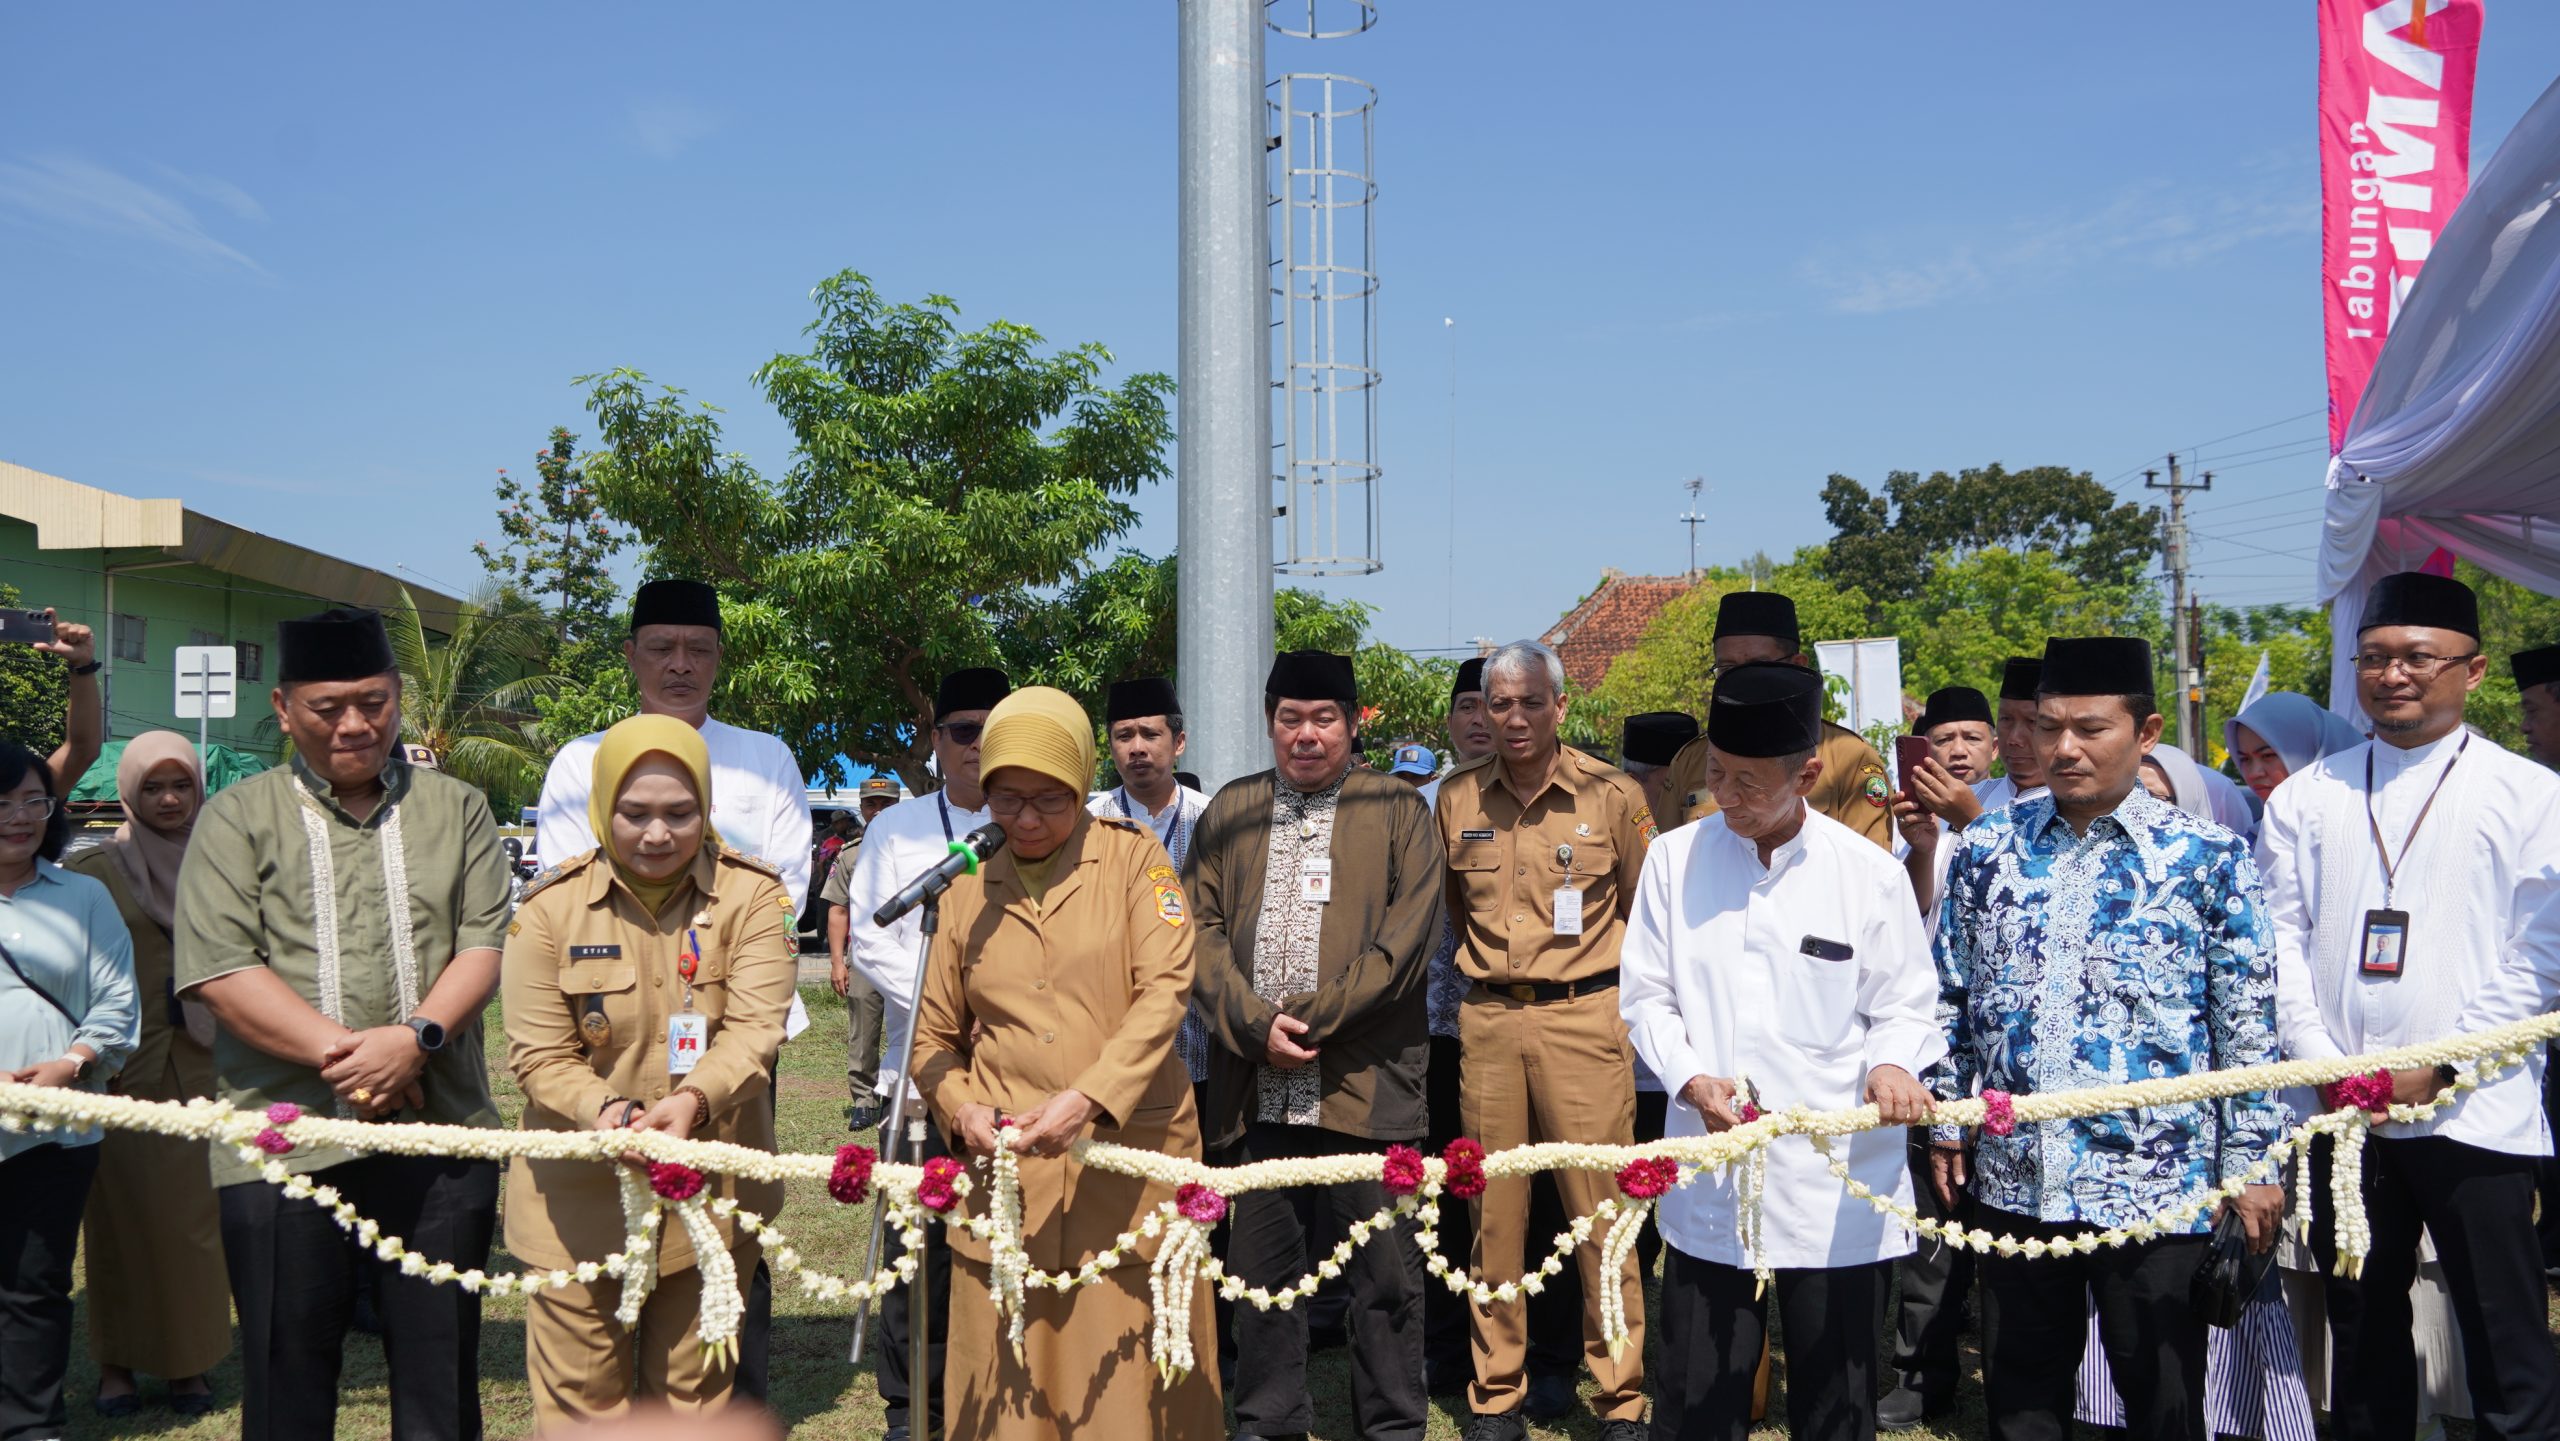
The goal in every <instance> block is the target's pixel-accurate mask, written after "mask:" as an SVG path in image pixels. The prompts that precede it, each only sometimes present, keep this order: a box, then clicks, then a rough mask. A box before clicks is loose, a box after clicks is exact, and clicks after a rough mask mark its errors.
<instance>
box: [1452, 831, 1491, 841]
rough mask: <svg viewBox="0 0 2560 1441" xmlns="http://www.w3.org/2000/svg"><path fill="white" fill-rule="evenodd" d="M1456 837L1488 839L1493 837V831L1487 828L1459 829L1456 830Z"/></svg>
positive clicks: (1469, 839)
mask: <svg viewBox="0 0 2560 1441" xmlns="http://www.w3.org/2000/svg"><path fill="white" fill-rule="evenodd" d="M1458 839H1460V840H1462V841H1489V840H1492V839H1493V832H1491V831H1489V830H1484V831H1460V832H1458Z"/></svg>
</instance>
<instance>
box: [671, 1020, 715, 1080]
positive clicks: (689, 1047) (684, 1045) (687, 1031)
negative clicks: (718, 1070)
mask: <svg viewBox="0 0 2560 1441" xmlns="http://www.w3.org/2000/svg"><path fill="white" fill-rule="evenodd" d="M710 1041H711V1018H710V1017H708V1016H705V1015H703V1014H701V1013H700V1012H698V1011H678V1012H677V1013H675V1014H674V1015H672V1016H669V1017H667V1074H668V1075H670V1076H683V1075H690V1074H692V1071H693V1068H694V1067H696V1066H698V1065H700V1064H702V1052H703V1048H704V1047H705V1046H707V1045H709V1044H710Z"/></svg>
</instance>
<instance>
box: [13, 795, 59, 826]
mask: <svg viewBox="0 0 2560 1441" xmlns="http://www.w3.org/2000/svg"><path fill="white" fill-rule="evenodd" d="M61 808H62V802H61V801H59V800H57V799H55V798H54V797H52V796H37V797H36V798H35V799H33V800H24V801H0V816H5V815H10V814H13V813H14V814H16V815H22V816H34V817H35V818H36V819H37V820H40V821H41V820H47V819H50V818H51V817H52V815H53V813H54V812H55V811H57V810H60V809H61Z"/></svg>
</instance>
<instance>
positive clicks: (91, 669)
mask: <svg viewBox="0 0 2560 1441" xmlns="http://www.w3.org/2000/svg"><path fill="white" fill-rule="evenodd" d="M106 668H107V663H106V662H105V661H102V660H93V661H91V662H89V663H88V664H87V665H75V666H73V667H72V668H71V673H72V674H73V675H96V674H97V673H98V672H100V671H102V670H105V669H106Z"/></svg>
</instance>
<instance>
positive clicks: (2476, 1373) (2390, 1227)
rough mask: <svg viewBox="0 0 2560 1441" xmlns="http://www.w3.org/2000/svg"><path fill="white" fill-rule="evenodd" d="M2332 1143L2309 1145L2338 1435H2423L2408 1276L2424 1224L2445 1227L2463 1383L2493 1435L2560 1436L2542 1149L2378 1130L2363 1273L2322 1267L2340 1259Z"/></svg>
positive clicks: (2485, 1430)
mask: <svg viewBox="0 0 2560 1441" xmlns="http://www.w3.org/2000/svg"><path fill="white" fill-rule="evenodd" d="M2330 1149H2331V1148H2330V1146H2329V1143H2328V1142H2327V1141H2325V1140H2324V1141H2322V1142H2321V1143H2320V1145H2319V1149H2318V1150H2317V1151H2315V1152H2314V1153H2313V1156H2312V1169H2313V1175H2314V1178H2315V1179H2314V1185H2315V1186H2316V1187H2317V1188H2318V1193H2319V1197H2320V1200H2321V1205H2320V1208H2319V1209H2318V1210H2317V1211H2316V1212H2314V1213H2313V1227H2312V1235H2311V1245H2312V1251H2313V1253H2314V1254H2315V1255H2317V1256H2318V1257H2319V1258H2320V1267H2321V1271H2322V1272H2323V1276H2322V1281H2323V1284H2324V1287H2325V1289H2326V1290H2327V1292H2328V1297H2327V1299H2328V1306H2329V1337H2330V1341H2331V1343H2332V1344H2333V1345H2334V1346H2335V1347H2336V1348H2337V1349H2336V1356H2335V1359H2334V1360H2333V1361H2332V1362H2331V1364H2330V1369H2329V1374H2330V1376H2331V1378H2332V1379H2331V1381H2330V1405H2331V1407H2332V1412H2331V1414H2332V1417H2333V1418H2334V1420H2335V1422H2336V1424H2337V1433H2338V1435H2339V1437H2340V1438H2342V1441H2368V1438H2379V1437H2387V1438H2389V1441H2400V1438H2402V1437H2404V1436H2409V1435H2413V1434H2415V1432H2416V1430H2417V1425H2418V1362H2417V1355H2416V1347H2415V1344H2414V1340H2413V1333H2412V1323H2411V1320H2410V1314H2409V1310H2410V1308H2409V1285H2410V1283H2411V1282H2412V1281H2414V1280H2415V1279H2416V1278H2417V1273H2418V1232H2419V1229H2420V1228H2421V1227H2424V1228H2425V1230H2426V1232H2427V1234H2428V1235H2430V1236H2432V1237H2434V1238H2435V1243H2436V1258H2437V1260H2438V1261H2439V1262H2441V1263H2442V1265H2443V1267H2444V1281H2445V1289H2446V1290H2447V1291H2449V1292H2451V1293H2452V1296H2453V1316H2454V1320H2455V1322H2456V1324H2458V1325H2460V1326H2461V1328H2462V1360H2463V1380H2464V1381H2466V1382H2468V1383H2469V1384H2470V1387H2471V1414H2472V1417H2473V1418H2474V1420H2475V1421H2476V1423H2477V1424H2478V1427H2479V1431H2480V1434H2481V1435H2482V1436H2483V1437H2495V1438H2515V1441H2522V1438H2527V1437H2531V1438H2536V1441H2545V1438H2551V1437H2560V1362H2555V1361H2554V1359H2553V1356H2552V1351H2551V1336H2550V1334H2549V1321H2548V1313H2547V1312H2546V1310H2545V1309H2544V1308H2545V1304H2546V1302H2545V1298H2544V1292H2543V1280H2542V1265H2541V1262H2542V1248H2541V1245H2540V1243H2539V1242H2538V1241H2537V1240H2536V1238H2535V1236H2534V1232H2533V1194H2534V1186H2535V1183H2536V1180H2537V1169H2538V1168H2537V1167H2536V1165H2535V1158H2534V1157H2531V1156H2510V1155H2507V1154H2505V1153H2503V1152H2499V1151H2490V1150H2484V1149H2482V1148H2480V1147H2478V1146H2469V1145H2465V1144H2463V1143H2462V1142H2460V1141H2451V1140H2447V1139H2445V1138H2444V1137H2442V1136H2415V1137H2410V1138H2408V1139H2406V1140H2392V1141H2386V1140H2381V1139H2378V1138H2372V1139H2368V1140H2367V1141H2366V1142H2365V1151H2364V1209H2365V1217H2366V1220H2367V1222H2368V1224H2370V1225H2371V1226H2372V1228H2373V1246H2372V1249H2371V1251H2370V1253H2369V1254H2368V1255H2367V1256H2366V1257H2365V1263H2364V1275H2363V1276H2362V1277H2361V1278H2359V1279H2357V1280H2352V1281H2350V1280H2346V1279H2344V1278H2341V1277H2337V1276H2330V1275H2327V1274H2326V1273H2327V1272H2328V1270H2329V1269H2330V1268H2331V1267H2332V1266H2333V1265H2334V1264H2335V1263H2336V1260H2337V1233H2336V1232H2335V1231H2334V1230H2333V1229H2332V1225H2331V1220H2332V1218H2331V1216H2330V1210H2331V1207H2330V1206H2329V1205H2328V1204H2327V1198H2328V1193H2329V1161H2330Z"/></svg>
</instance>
